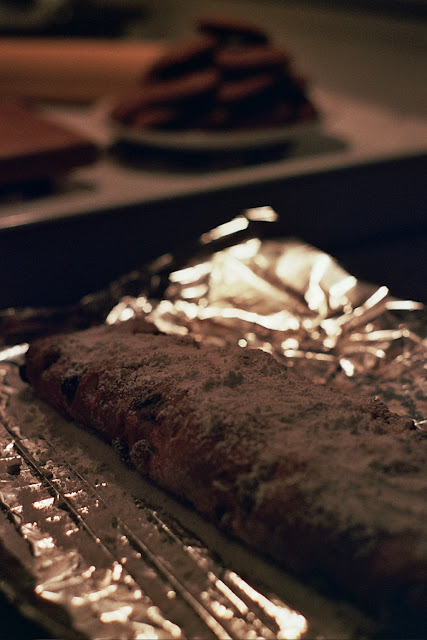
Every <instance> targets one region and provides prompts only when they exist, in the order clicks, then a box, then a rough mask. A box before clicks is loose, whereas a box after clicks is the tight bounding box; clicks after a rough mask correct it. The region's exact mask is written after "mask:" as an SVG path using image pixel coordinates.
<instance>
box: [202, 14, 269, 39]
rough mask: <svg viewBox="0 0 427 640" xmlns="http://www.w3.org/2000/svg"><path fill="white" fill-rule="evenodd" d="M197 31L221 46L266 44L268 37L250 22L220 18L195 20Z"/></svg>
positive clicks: (212, 17)
mask: <svg viewBox="0 0 427 640" xmlns="http://www.w3.org/2000/svg"><path fill="white" fill-rule="evenodd" d="M196 27H197V29H198V30H199V31H200V32H201V33H203V34H206V35H210V36H213V37H214V38H216V39H217V40H218V41H219V42H220V43H222V44H224V43H225V44H234V43H237V44H245V43H248V44H249V43H253V44H267V42H268V36H267V34H266V33H264V31H263V30H262V29H260V28H259V27H257V26H256V25H254V24H252V23H250V22H244V21H242V20H239V19H233V18H228V17H221V16H211V17H202V18H199V19H198V20H197V23H196Z"/></svg>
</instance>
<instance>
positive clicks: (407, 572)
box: [26, 321, 427, 628]
mask: <svg viewBox="0 0 427 640" xmlns="http://www.w3.org/2000/svg"><path fill="white" fill-rule="evenodd" d="M153 331H154V332H153ZM26 376H27V379H28V380H29V382H30V383H31V384H32V385H33V387H34V389H35V391H36V392H37V394H39V395H40V396H41V397H42V398H44V399H45V400H47V401H48V402H49V403H51V404H52V405H53V406H55V407H56V408H57V409H58V410H59V411H60V412H61V413H63V414H65V415H68V416H70V417H71V418H73V419H74V420H76V421H78V422H79V423H80V424H81V425H84V426H86V427H88V428H90V429H92V430H94V431H96V432H97V433H98V434H99V435H100V436H102V437H103V438H104V439H106V440H107V441H109V442H112V443H115V442H120V443H121V445H122V447H125V448H126V449H127V451H128V452H129V458H130V460H131V461H132V463H133V465H134V466H135V467H136V469H138V470H139V471H140V472H141V473H142V474H144V475H146V476H148V477H149V478H151V479H152V480H153V481H154V482H155V483H157V484H158V485H160V486H161V487H163V488H164V489H167V490H168V491H171V492H173V493H174V494H175V495H176V496H178V497H180V498H181V499H184V500H185V501H186V502H188V503H190V504H191V505H193V506H194V507H195V509H196V510H197V511H198V512H200V513H201V514H203V515H204V516H207V517H208V518H209V519H211V520H212V521H214V522H215V523H216V524H217V525H218V526H219V527H221V528H222V529H223V530H225V531H226V532H227V533H228V534H229V535H232V536H235V537H237V538H239V539H240V540H242V541H243V542H244V543H246V544H247V545H249V546H250V547H252V548H254V549H255V550H257V551H259V552H261V553H263V554H265V555H267V556H269V557H270V558H272V559H273V560H274V561H276V562H278V563H280V564H281V565H282V566H283V567H286V568H288V569H291V570H293V571H295V572H297V573H298V574H299V575H300V576H303V577H304V578H307V579H309V580H316V582H317V583H318V582H319V580H321V581H324V583H325V584H327V585H329V587H331V586H332V587H333V588H335V589H336V590H337V591H338V592H339V593H340V594H345V595H346V597H348V598H349V599H352V600H353V601H356V602H358V603H359V604H361V605H363V606H364V608H365V609H366V610H368V611H370V612H372V613H374V614H375V615H377V616H380V617H381V616H383V614H385V615H386V617H387V616H388V617H389V618H390V619H393V620H395V621H397V622H399V621H400V622H402V621H403V622H402V624H403V625H404V626H405V628H408V626H410V625H415V627H417V628H418V626H419V627H420V628H421V627H422V621H423V620H424V621H425V619H426V618H425V616H426V611H425V604H426V585H427V580H426V578H427V554H426V551H427V532H426V526H425V524H426V522H427V505H426V499H425V497H426V488H427V476H426V472H425V463H426V448H425V446H426V441H425V439H424V440H423V433H422V432H421V431H420V430H418V429H416V428H415V427H414V424H413V422H412V421H411V420H410V419H407V418H404V417H400V416H398V415H396V414H393V413H391V412H390V411H389V410H388V408H387V407H386V406H385V405H384V404H383V403H381V402H380V401H378V400H376V399H372V400H368V399H367V400H364V399H360V398H353V397H350V396H347V395H344V394H342V393H340V392H339V391H337V390H334V389H330V388H325V387H323V386H320V385H315V384H314V383H312V382H311V381H310V380H308V379H306V378H303V377H300V376H298V375H296V374H295V373H294V372H293V371H292V370H290V369H287V368H286V367H285V366H284V365H282V364H279V363H278V362H276V360H275V359H274V358H273V357H272V356H271V355H269V354H267V353H265V352H263V351H259V350H248V349H241V348H239V347H235V348H234V347H227V348H217V347H215V348H214V347H209V346H201V345H200V344H198V343H197V342H194V341H193V340H192V339H190V338H188V337H177V336H167V335H162V334H159V333H156V332H155V330H154V329H150V328H149V325H147V324H146V323H141V322H138V321H130V322H126V323H122V324H118V325H115V326H101V327H96V328H92V329H89V330H86V331H81V332H77V333H74V334H68V335H58V336H52V337H47V338H43V339H40V340H38V341H36V342H34V343H33V344H32V345H31V346H30V348H29V351H28V354H27V361H26ZM400 622H399V624H400Z"/></svg>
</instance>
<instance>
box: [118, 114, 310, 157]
mask: <svg viewBox="0 0 427 640" xmlns="http://www.w3.org/2000/svg"><path fill="white" fill-rule="evenodd" d="M319 129H320V123H319V121H318V120H316V121H312V122H302V123H299V124H292V125H286V126H282V127H269V128H265V129H249V128H248V129H245V130H240V131H215V132H210V131H202V130H195V129H193V130H181V131H166V130H159V129H143V130H137V129H132V128H131V127H126V126H124V125H118V124H114V135H115V137H116V140H121V141H125V142H130V143H132V144H137V145H141V146H144V147H147V146H148V147H153V148H157V149H163V150H166V151H189V152H191V151H193V152H196V151H204V152H218V151H246V150H250V149H254V148H261V147H271V146H273V145H276V144H286V143H290V142H296V141H297V140H299V139H300V138H301V137H303V136H304V137H305V136H307V135H311V134H313V133H314V132H318V131H319Z"/></svg>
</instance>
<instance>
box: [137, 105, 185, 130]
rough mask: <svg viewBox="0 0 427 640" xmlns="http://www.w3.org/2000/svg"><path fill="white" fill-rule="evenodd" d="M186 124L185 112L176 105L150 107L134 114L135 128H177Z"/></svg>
mask: <svg viewBox="0 0 427 640" xmlns="http://www.w3.org/2000/svg"><path fill="white" fill-rule="evenodd" d="M183 124H184V118H183V114H182V113H181V112H180V111H179V110H177V109H175V108H174V107H151V108H150V107H148V108H146V109H142V110H141V111H138V113H136V114H135V115H134V118H133V120H132V123H131V126H132V128H133V129H140V130H142V129H177V128H180V127H181V126H182V125H183Z"/></svg>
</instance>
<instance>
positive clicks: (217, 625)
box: [0, 207, 427, 639]
mask: <svg viewBox="0 0 427 640" xmlns="http://www.w3.org/2000/svg"><path fill="white" fill-rule="evenodd" d="M275 219H276V215H275V213H274V211H272V209H271V208H269V207H261V208H257V209H253V210H248V211H246V212H245V214H242V215H240V216H238V217H237V218H235V219H234V220H232V221H230V222H229V223H227V224H225V225H222V226H220V227H218V228H216V229H213V230H212V231H210V232H209V233H206V234H205V235H203V236H202V237H201V238H200V239H199V241H198V243H197V244H196V245H195V246H193V247H190V248H189V249H188V250H187V251H184V252H182V254H181V255H175V256H172V255H166V256H162V257H161V258H159V260H157V261H155V262H154V263H152V264H151V265H149V266H148V267H146V268H144V269H141V270H139V271H135V272H133V273H132V274H129V275H127V276H124V277H123V278H122V279H120V280H119V281H117V282H115V283H113V284H112V285H111V287H110V288H109V289H108V290H107V291H102V292H99V293H96V294H94V295H92V296H87V297H86V298H84V299H83V300H82V301H81V303H80V304H79V305H76V306H72V307H68V308H67V309H55V310H50V309H44V310H34V309H27V310H23V311H13V310H12V311H9V312H8V313H7V314H3V316H1V317H0V334H1V335H2V336H3V342H4V343H5V344H4V345H3V349H2V350H1V351H0V376H1V378H2V379H1V380H0V412H1V413H0V418H1V420H0V509H1V510H2V512H3V515H4V516H6V517H3V520H4V522H3V521H1V522H0V524H1V526H0V554H1V556H2V558H3V557H5V558H14V559H15V560H16V557H18V558H19V559H20V563H21V564H22V570H23V575H24V578H23V579H19V577H18V573H19V572H18V573H15V574H14V579H6V578H3V579H2V580H0V588H1V590H2V591H3V593H5V594H6V595H8V597H9V598H10V599H11V600H13V601H14V602H15V603H16V604H17V605H18V606H19V607H20V608H21V609H22V611H23V612H24V613H25V614H26V615H27V616H28V617H30V618H31V619H33V620H35V621H38V622H40V623H42V624H43V625H44V626H45V628H46V629H47V630H48V631H49V632H50V633H51V634H52V635H57V636H58V635H59V636H60V637H70V638H80V637H88V638H184V637H199V638H219V639H222V638H251V637H252V638H299V637H307V636H309V637H320V636H323V637H325V636H326V637H330V638H333V637H337V638H338V637H340V638H342V637H350V636H351V637H357V636H358V633H359V632H360V634H359V635H361V636H364V635H369V633H368V634H367V632H366V629H367V626H368V627H369V624H370V623H369V622H368V621H366V619H364V618H363V616H360V617H359V616H358V615H357V614H356V613H355V612H354V611H353V610H351V612H349V611H346V613H345V614H343V611H344V609H343V608H342V607H341V608H340V613H338V612H337V610H336V609H335V608H334V606H333V605H330V604H329V603H328V602H327V601H324V600H322V597H321V596H318V595H316V594H314V593H312V592H310V595H309V596H308V595H307V593H306V592H305V591H304V588H303V587H302V586H301V585H299V584H298V583H296V582H295V581H292V580H293V579H290V578H285V577H284V576H283V580H284V581H285V583H286V586H285V587H284V586H283V584H282V583H281V584H280V588H279V587H278V592H280V593H283V589H284V591H285V592H286V594H287V596H288V599H289V601H292V602H293V604H292V605H291V604H290V603H289V602H288V601H286V598H285V599H283V597H279V596H278V595H277V593H276V591H274V589H272V587H271V584H270V585H269V586H267V587H265V586H263V587H262V588H260V587H259V582H258V578H256V577H255V576H254V577H253V578H252V577H251V579H248V577H247V576H246V577H245V579H243V578H242V577H241V575H240V574H239V572H236V570H235V568H234V567H233V566H232V565H233V562H231V563H230V565H229V566H228V565H227V564H225V565H224V564H223V563H220V562H219V561H218V560H217V559H216V556H215V554H214V552H213V551H212V549H211V548H209V545H208V547H206V546H205V545H203V544H201V543H200V542H199V541H198V538H197V536H194V535H193V534H188V532H186V530H184V529H182V528H181V527H180V525H179V524H176V523H175V524H171V521H169V520H168V517H164V516H163V512H161V510H159V509H157V508H153V507H152V506H150V500H149V499H148V500H147V499H145V496H146V494H147V495H150V489H149V488H148V486H146V485H145V481H144V480H143V479H142V478H138V479H137V481H136V482H137V483H138V490H137V491H136V493H138V492H140V495H138V496H137V499H135V497H136V493H135V490H134V489H135V486H136V485H135V484H131V486H128V485H126V486H125V488H123V486H121V484H120V483H118V482H117V475H114V473H112V472H111V468H112V466H113V462H112V459H111V457H109V456H110V454H111V456H115V453H114V452H112V451H111V452H104V453H102V455H101V445H99V447H98V445H97V444H93V442H92V440H91V438H93V439H94V440H96V439H95V438H94V437H92V436H91V435H89V434H83V433H81V432H80V431H79V429H78V427H75V426H73V425H71V424H67V423H66V422H65V421H64V420H62V418H60V417H58V416H57V415H56V413H55V412H54V411H51V410H50V409H49V408H47V407H45V406H44V405H43V403H40V402H39V401H38V400H37V399H36V398H35V397H34V396H33V395H32V392H31V390H30V389H28V388H27V386H26V385H25V384H24V383H23V382H22V381H20V379H19V372H18V365H19V362H20V359H21V357H22V355H23V353H25V350H26V344H25V343H20V344H18V342H19V340H18V338H20V339H21V338H22V339H29V338H30V337H33V336H35V335H40V334H43V333H46V332H48V331H52V330H62V329H70V328H80V327H84V326H89V325H91V324H94V323H99V322H104V321H105V322H107V323H114V322H119V321H123V320H126V319H129V318H130V317H132V316H134V315H143V316H145V317H147V319H148V320H150V321H152V322H154V323H155V324H156V325H157V326H158V328H159V329H161V330H162V331H165V332H168V333H178V334H184V333H188V332H190V333H191V334H192V335H194V336H195V338H196V339H198V340H203V341H209V342H212V343H218V344H228V343H234V344H239V345H240V346H242V347H251V348H261V349H264V350H266V351H269V352H270V353H272V354H273V355H275V356H276V357H277V358H279V359H282V360H284V361H285V362H286V363H287V365H288V366H293V367H295V369H297V370H298V371H299V372H301V373H303V374H305V375H307V376H309V377H311V378H312V379H314V380H316V381H318V382H322V383H328V384H333V385H337V386H339V387H341V388H346V389H347V390H350V391H355V392H357V393H365V394H369V395H377V396H379V397H381V398H382V399H384V400H385V401H386V402H388V404H389V405H390V406H391V407H392V408H393V409H395V410H397V411H400V412H401V413H405V414H407V415H411V416H412V417H413V418H414V419H415V420H416V424H417V426H418V428H419V429H423V430H424V429H425V425H426V422H425V417H426V413H427V406H426V403H427V400H426V399H427V388H426V377H425V367H426V358H425V355H426V341H425V338H424V331H425V326H426V323H425V310H424V308H423V306H422V305H421V304H419V303H417V302H413V301H402V300H396V299H394V298H393V297H391V295H390V294H389V292H388V290H387V289H386V288H385V287H376V286H372V285H367V284H364V283H361V282H358V281H357V279H356V278H354V277H353V276H352V275H350V274H348V273H346V272H345V271H344V270H343V269H342V268H341V267H340V266H339V265H338V264H337V263H336V262H335V261H334V260H333V259H332V258H331V257H330V256H328V255H326V254H325V253H323V252H322V251H320V250H317V249H314V248H313V247H311V246H308V245H306V244H304V243H303V242H301V241H299V240H294V239H287V240H281V239H277V238H275V237H274V222H275ZM91 442H92V444H91ZM117 464H120V463H119V462H118V463H117ZM119 473H120V477H122V475H123V476H124V475H125V474H126V473H129V474H131V475H132V473H134V472H131V471H128V470H126V472H125V470H123V471H120V472H119ZM132 478H133V476H132ZM132 482H133V483H134V482H135V480H134V479H133V480H132ZM147 492H148V493H147ZM141 495H142V498H141ZM159 499H160V498H159V496H158V495H156V496H155V497H154V498H151V500H152V504H156V501H158V500H159ZM169 508H170V509H171V510H172V513H174V506H173V504H172V506H170V505H169ZM167 511H168V507H166V513H167ZM195 517H196V516H195ZM178 520H179V518H178ZM190 528H191V527H190ZM242 553H245V552H244V551H242ZM248 553H249V552H248ZM249 558H250V556H249ZM15 560H13V561H15ZM252 560H253V558H252ZM3 561H4V560H3ZM246 561H250V560H248V558H246ZM254 562H255V560H254ZM254 566H255V565H254ZM268 582H269V581H268V579H267V584H268ZM29 583H30V587H29V586H28V584H29ZM276 586H277V585H276ZM297 594H299V596H297ZM301 594H303V595H301ZM319 598H320V600H319ZM295 603H296V604H295ZM296 609H298V610H299V611H301V613H300V612H299V611H297V610H296ZM319 612H321V613H319ZM366 625H367V626H366ZM360 629H363V631H360Z"/></svg>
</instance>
